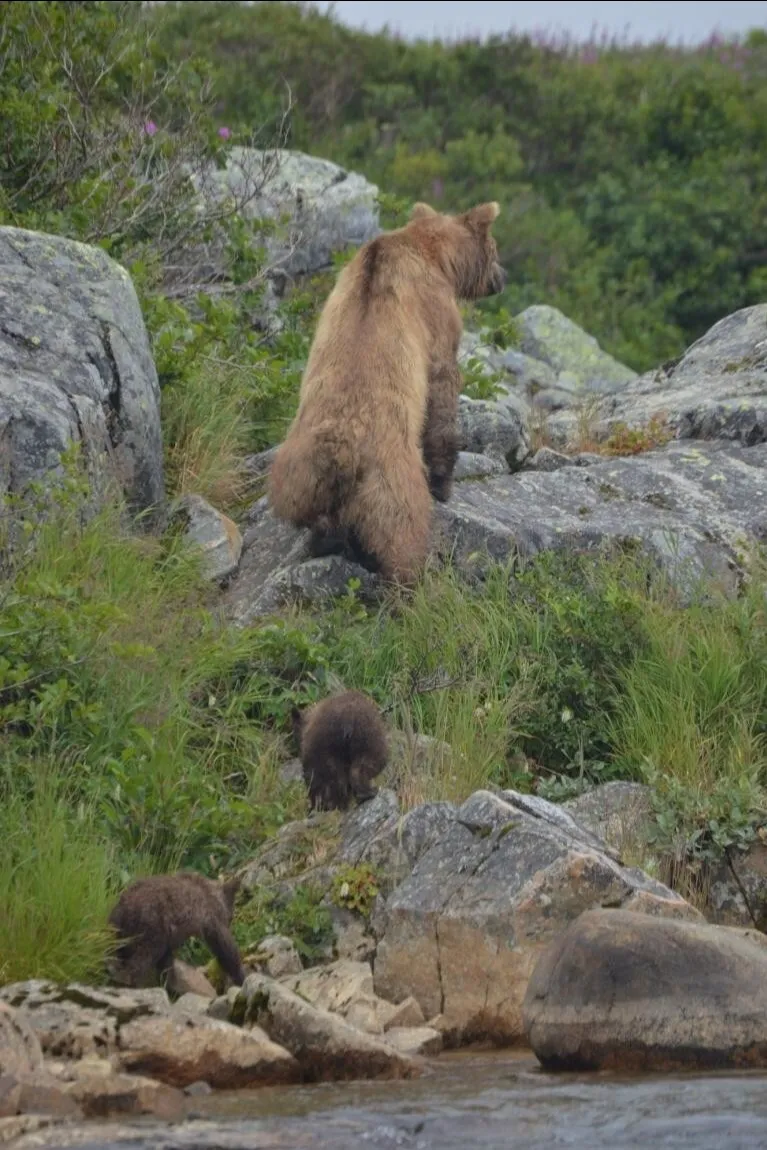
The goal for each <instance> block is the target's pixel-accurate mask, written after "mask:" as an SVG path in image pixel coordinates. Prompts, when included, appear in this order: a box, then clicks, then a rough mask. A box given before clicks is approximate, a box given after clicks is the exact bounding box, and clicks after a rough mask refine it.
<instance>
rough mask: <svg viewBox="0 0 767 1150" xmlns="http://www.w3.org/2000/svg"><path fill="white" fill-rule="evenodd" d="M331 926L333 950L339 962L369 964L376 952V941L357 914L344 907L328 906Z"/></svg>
mask: <svg viewBox="0 0 767 1150" xmlns="http://www.w3.org/2000/svg"><path fill="white" fill-rule="evenodd" d="M328 909H329V911H330V918H331V922H332V924H333V937H334V945H333V950H334V953H335V955H336V958H338V959H339V960H343V959H349V960H350V961H351V962H371V961H372V959H373V956H374V955H375V950H376V940H375V938H374V936H373V935H372V934H371V933H370V930H369V927H368V923H367V922H366V921H365V919H363V918H362V917H361V915H359V914H355V913H354V912H353V911H351V910H347V908H346V907H344V906H330V907H329V908H328Z"/></svg>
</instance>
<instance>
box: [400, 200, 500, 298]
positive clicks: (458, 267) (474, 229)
mask: <svg viewBox="0 0 767 1150" xmlns="http://www.w3.org/2000/svg"><path fill="white" fill-rule="evenodd" d="M500 210H501V209H500V206H499V205H498V204H497V203H495V202H492V203H489V204H478V205H477V207H476V208H470V209H469V211H468V212H463V213H461V215H458V216H445V215H441V214H440V213H439V212H435V211H434V209H433V208H430V207H429V205H428V204H415V205H414V207H413V210H412V212H411V213H410V222H411V224H416V225H417V226H418V230H420V231H428V232H430V233H431V232H433V233H434V238H435V240H437V236H439V240H438V241H437V242H438V245H439V256H440V262H441V263H442V265H443V266H444V267H445V268H446V270H449V272H450V274H451V278H452V280H453V282H454V284H455V291H456V295H457V296H458V297H459V298H460V299H465V300H474V299H481V298H482V297H483V296H488V295H497V294H498V292H501V291H503V289H504V287H505V286H506V272H505V271H504V269H503V268H502V267H501V265H500V263H499V262H498V247H497V245H496V242H495V239H494V237H493V235H492V233H491V231H490V229H491V228H492V226H493V223H494V221H495V220H496V219H497V217H498V214H499V212H500Z"/></svg>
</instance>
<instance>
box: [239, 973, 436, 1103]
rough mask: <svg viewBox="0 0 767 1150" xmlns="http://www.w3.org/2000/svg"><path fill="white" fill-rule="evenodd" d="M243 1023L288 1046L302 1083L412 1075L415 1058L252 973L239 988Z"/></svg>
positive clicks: (415, 1064) (418, 1068) (275, 983)
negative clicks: (256, 1027) (296, 1064)
mask: <svg viewBox="0 0 767 1150" xmlns="http://www.w3.org/2000/svg"><path fill="white" fill-rule="evenodd" d="M240 1002H241V1003H242V1006H243V1011H244V1019H245V1023H246V1025H247V1024H253V1023H255V1024H257V1025H259V1026H263V1028H264V1029H265V1030H266V1031H267V1033H268V1034H270V1035H271V1036H272V1038H273V1039H274V1040H275V1041H276V1042H279V1043H280V1044H281V1045H283V1046H285V1047H286V1048H287V1049H288V1050H290V1051H291V1052H292V1053H293V1054H294V1055H295V1057H296V1059H297V1060H298V1062H299V1063H300V1065H301V1070H302V1072H303V1075H304V1078H305V1080H307V1081H311V1082H319V1081H337V1080H345V1079H354V1078H412V1077H416V1076H417V1075H418V1074H419V1072H420V1066H419V1064H418V1062H417V1061H416V1060H415V1059H413V1058H411V1057H409V1056H407V1055H403V1054H400V1052H399V1051H397V1050H395V1048H394V1047H393V1046H390V1045H389V1044H388V1043H387V1042H384V1041H383V1039H381V1038H379V1037H377V1036H376V1035H372V1034H363V1033H362V1032H361V1031H359V1030H356V1029H355V1028H354V1027H353V1026H349V1024H348V1023H347V1022H345V1021H344V1019H342V1018H340V1017H339V1016H338V1015H335V1014H331V1013H330V1012H329V1011H327V1010H320V1009H318V1008H317V1007H315V1006H312V1005H310V1004H309V1003H308V1002H305V1001H304V999H302V998H300V997H299V996H298V995H297V994H294V993H293V992H292V991H291V990H289V989H288V988H287V987H286V986H283V985H281V983H279V982H274V981H272V980H271V979H268V978H266V977H264V976H263V975H258V974H252V975H250V976H249V977H248V978H247V979H246V980H245V983H244V985H243V987H242V990H241V997H240Z"/></svg>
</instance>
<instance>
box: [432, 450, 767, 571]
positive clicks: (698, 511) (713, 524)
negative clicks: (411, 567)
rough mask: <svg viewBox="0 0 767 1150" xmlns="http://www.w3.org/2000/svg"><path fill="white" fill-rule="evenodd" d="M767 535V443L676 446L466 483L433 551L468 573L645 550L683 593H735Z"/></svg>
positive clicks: (444, 510) (439, 517)
mask: <svg viewBox="0 0 767 1150" xmlns="http://www.w3.org/2000/svg"><path fill="white" fill-rule="evenodd" d="M765 537H767V445H759V446H757V447H752V448H742V447H738V446H736V445H731V444H721V443H717V444H713V443H712V444H703V443H699V444H695V445H692V444H689V443H687V444H684V443H674V444H669V445H668V446H667V447H666V448H664V449H662V450H658V451H654V452H648V453H647V454H645V455H638V456H632V457H630V458H620V459H606V460H604V461H603V462H601V463H598V464H594V465H593V466H590V467H582V468H581V467H579V468H566V469H562V470H560V471H556V472H553V473H549V474H546V473H539V472H525V473H523V474H521V475H517V476H513V477H512V476H504V477H499V478H495V479H488V480H486V481H484V482H482V483H470V484H459V485H458V486H457V487H456V488H455V490H454V492H453V495H452V497H451V499H450V501H449V502H448V503H447V504H443V505H440V506H439V507H438V508H437V511H436V530H435V544H434V545H435V549H436V550H437V552H438V553H443V554H447V555H452V556H453V559H454V561H455V562H456V563H457V564H458V566H459V568H460V569H461V570H463V571H465V572H466V573H467V574H469V573H476V572H477V571H481V570H482V566H483V563H484V562H486V560H487V557H490V558H491V559H495V560H500V561H505V560H507V559H508V557H509V556H510V555H511V554H513V553H516V554H519V555H521V556H531V555H534V554H536V553H538V552H539V551H543V550H554V551H564V550H566V551H569V552H573V551H583V552H586V551H592V550H597V549H600V548H605V547H607V548H623V547H625V546H627V545H628V546H631V547H638V548H639V549H640V550H642V551H643V552H644V553H645V554H647V555H649V556H650V557H652V558H653V559H654V560H655V561H656V562H657V563H658V564H659V566H660V567H661V568H662V569H664V570H665V571H666V572H667V573H668V574H669V576H670V577H671V578H672V579H673V580H674V581H675V582H676V583H677V585H678V586H679V587H680V589H681V590H683V591H687V590H689V589H691V588H692V587H693V586H695V584H696V583H697V581H698V580H699V579H700V578H701V577H703V576H706V577H713V578H715V579H717V580H719V581H720V583H721V585H722V586H723V588H725V589H734V588H735V587H736V586H737V585H738V581H739V578H740V573H739V572H740V564H741V562H742V561H743V559H744V555H743V552H744V547H746V546H747V545H748V541H749V540H750V541H752V542H753V541H758V540H760V539H764V538H765Z"/></svg>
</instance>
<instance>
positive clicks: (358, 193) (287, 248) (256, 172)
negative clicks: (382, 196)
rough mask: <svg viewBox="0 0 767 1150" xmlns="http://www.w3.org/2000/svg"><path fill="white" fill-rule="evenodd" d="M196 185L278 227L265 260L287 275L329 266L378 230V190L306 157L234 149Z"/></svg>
mask: <svg viewBox="0 0 767 1150" xmlns="http://www.w3.org/2000/svg"><path fill="white" fill-rule="evenodd" d="M197 183H198V186H199V188H200V191H201V193H202V194H203V195H204V196H205V197H206V198H207V199H209V200H213V201H214V202H220V201H221V200H222V199H229V200H230V201H232V202H233V203H234V204H236V205H240V210H241V212H242V214H243V215H244V216H246V217H251V218H254V219H259V220H266V221H268V222H269V223H270V224H271V225H272V230H271V232H270V233H269V234H267V235H266V236H265V246H266V251H267V259H268V262H269V264H270V265H271V266H272V268H273V269H274V270H275V271H277V272H279V273H281V274H282V275H283V276H289V277H295V276H297V275H304V274H307V273H308V274H311V273H312V272H316V271H320V270H321V269H323V268H326V267H329V266H330V264H331V263H332V257H333V253H334V252H337V251H341V250H343V249H344V248H346V247H349V246H353V247H358V246H359V245H360V244H363V243H365V241H366V240H369V239H372V238H373V237H374V236H376V235H378V232H379V231H380V227H379V222H378V204H377V197H378V189H377V188H376V187H375V185H374V184H371V183H369V182H368V181H367V180H366V179H365V177H364V176H360V175H358V174H357V173H356V172H347V171H346V170H345V169H344V168H340V167H339V166H338V165H337V164H334V163H331V161H330V160H323V159H320V157H319V156H308V155H306V154H305V153H304V152H293V151H287V150H274V151H261V150H259V149H256V148H238V147H235V148H231V149H230V150H229V152H228V154H227V159H226V166H225V167H224V168H210V169H209V170H208V171H206V172H205V173H204V175H203V176H201V177H197Z"/></svg>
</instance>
